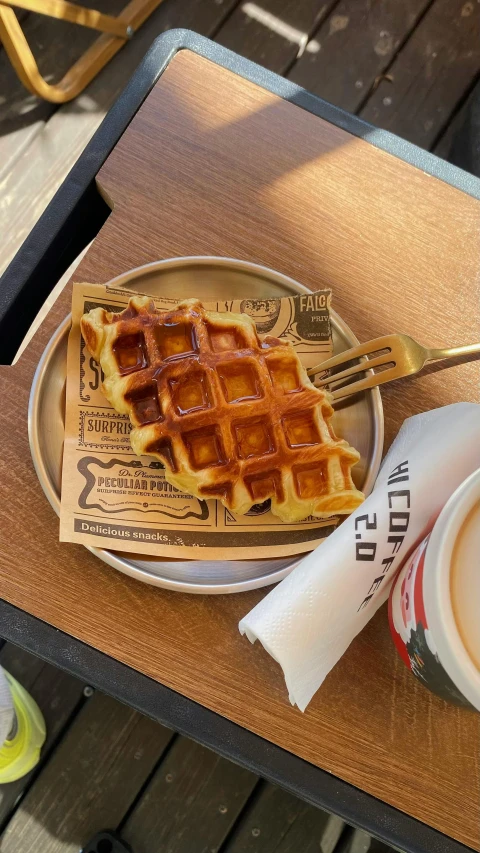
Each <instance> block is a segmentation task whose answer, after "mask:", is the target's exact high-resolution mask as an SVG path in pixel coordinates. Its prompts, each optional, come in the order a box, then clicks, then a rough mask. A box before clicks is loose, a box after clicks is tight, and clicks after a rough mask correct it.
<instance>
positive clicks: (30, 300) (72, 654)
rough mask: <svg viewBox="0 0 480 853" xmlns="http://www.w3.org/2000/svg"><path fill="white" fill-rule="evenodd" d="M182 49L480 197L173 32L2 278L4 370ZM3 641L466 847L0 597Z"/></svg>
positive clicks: (229, 748)
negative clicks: (124, 138)
mask: <svg viewBox="0 0 480 853" xmlns="http://www.w3.org/2000/svg"><path fill="white" fill-rule="evenodd" d="M183 49H188V50H191V51H193V52H194V53H197V54H198V55H200V56H203V57H205V58H207V59H209V60H211V61H212V62H214V63H216V64H217V65H220V66H222V67H224V68H227V69H229V70H231V71H233V72H234V73H236V74H238V75H240V76H241V77H244V78H245V79H247V80H250V81H252V82H254V83H256V84H257V85H259V86H261V87H263V88H264V89H267V90H269V91H271V92H273V93H274V94H276V95H278V96H279V97H282V98H284V99H286V100H289V101H291V102H292V103H294V104H296V105H297V106H298V107H301V108H302V109H305V110H307V111H308V112H311V113H313V114H314V115H317V116H319V117H321V118H323V119H325V120H327V121H329V122H331V123H332V124H335V125H337V126H339V127H342V128H344V129H345V130H347V131H348V132H349V133H352V134H353V135H355V136H359V137H363V138H365V139H367V140H368V142H370V143H371V144H372V145H374V146H376V147H378V148H382V149H383V150H385V151H388V152H390V153H391V154H393V155H394V156H396V157H399V158H400V159H402V160H404V161H406V162H408V163H411V164H412V165H413V166H416V167H418V168H420V169H422V170H423V171H425V172H427V173H428V174H430V175H432V176H434V177H436V178H438V179H440V180H442V181H444V182H446V183H448V184H450V185H451V186H454V187H456V188H457V189H459V190H462V191H463V192H466V193H467V194H469V195H471V196H473V197H475V198H477V199H479V200H480V180H478V179H477V178H475V177H473V176H472V175H470V174H468V173H466V172H463V171H462V170H461V169H458V168H456V167H455V166H452V165H450V164H449V163H447V162H445V161H443V160H439V159H438V158H437V157H435V156H434V155H432V154H429V153H428V152H426V151H423V150H422V149H419V148H417V147H416V146H415V145H412V144H411V143H408V142H405V141H404V140H402V139H399V138H398V137H396V136H394V135H392V134H390V133H388V132H386V131H382V130H378V129H375V128H373V127H372V126H371V125H368V124H366V123H365V122H363V121H361V120H360V119H358V118H357V117H356V116H352V115H350V114H349V113H346V112H344V111H343V110H341V109H339V108H338V107H334V106H333V105H331V104H328V103H327V102H325V101H322V100H321V99H319V98H317V97H316V96H314V95H311V94H310V93H308V92H306V91H305V90H304V89H301V88H300V87H299V86H297V85H295V84H293V83H291V82H289V81H288V80H285V79H283V78H282V77H279V76H278V75H276V74H274V73H272V72H270V71H267V70H266V69H265V68H262V67H260V66H258V65H256V64H255V63H253V62H250V61H248V60H246V59H243V58H242V57H239V56H237V55H236V54H235V53H232V52H231V51H229V50H227V49H225V48H223V47H221V46H220V45H217V44H215V43H214V42H211V41H210V40H209V39H206V38H204V37H203V36H199V35H197V34H196V33H192V32H190V31H188V30H170V31H169V32H167V33H165V34H164V35H162V36H160V37H159V38H158V39H157V40H156V41H155V42H154V44H153V45H152V47H151V48H150V50H149V52H148V53H147V55H146V56H145V58H144V60H143V62H142V63H141V65H140V66H139V68H138V69H137V71H136V73H135V74H134V75H133V77H132V79H131V80H130V82H129V84H128V86H127V87H126V88H125V90H124V92H123V93H122V95H121V96H120V98H119V99H118V100H117V102H116V103H115V105H114V106H113V107H112V109H111V110H110V112H109V113H108V115H107V116H106V118H105V119H104V121H103V123H102V124H101V126H100V128H99V129H98V131H97V132H96V134H95V136H94V137H93V139H92V140H91V142H90V143H89V144H88V146H87V148H86V149H85V151H84V153H83V154H82V155H81V157H80V158H79V160H78V161H77V163H76V164H75V166H74V167H73V169H72V170H71V172H70V173H69V175H68V177H67V178H66V180H65V181H64V183H63V184H62V186H61V187H60V189H59V190H58V192H57V193H56V195H55V197H54V198H53V200H52V201H51V202H50V204H49V206H48V208H47V210H46V211H45V213H44V214H43V215H42V217H41V218H40V220H39V221H38V223H37V225H36V226H35V227H34V229H33V230H32V232H31V234H30V235H29V237H28V238H27V239H26V241H25V243H24V244H23V246H22V248H21V249H20V251H19V252H18V254H17V255H16V257H15V258H14V259H13V261H12V262H11V264H10V266H9V267H8V269H7V270H6V272H5V273H4V275H3V276H2V278H1V280H0V363H3V364H9V363H10V362H11V360H12V358H13V356H14V355H15V352H16V350H17V348H18V346H19V344H20V342H21V340H22V338H23V337H24V335H25V333H26V332H27V330H28V328H29V326H30V324H31V322H32V321H33V319H34V318H35V316H36V314H37V313H38V311H39V310H40V308H41V307H42V305H43V303H44V301H45V299H46V297H47V296H48V294H49V293H50V292H51V290H52V289H53V287H54V286H55V285H56V283H57V281H58V280H59V279H60V277H61V276H62V275H63V273H64V272H65V271H66V269H67V268H68V266H69V265H70V264H71V263H72V262H73V261H74V260H75V258H76V257H77V256H78V254H79V253H80V251H81V250H82V249H83V248H84V247H85V246H86V245H87V244H88V243H89V242H90V240H92V239H93V238H94V237H95V236H96V234H97V233H98V231H99V229H100V227H101V226H102V224H103V222H104V221H105V220H106V218H107V216H108V214H109V212H110V210H109V208H108V207H107V206H106V204H105V202H104V201H103V200H102V199H101V197H100V195H99V193H98V191H97V188H96V185H95V177H96V174H97V173H98V171H99V169H100V167H101V166H102V164H103V163H104V161H105V160H106V158H107V157H108V155H109V154H110V152H111V151H112V149H113V148H114V147H115V145H116V143H117V141H118V139H119V138H120V136H121V135H122V133H123V132H124V130H125V129H126V127H127V126H128V124H129V123H130V121H131V120H132V118H133V116H134V115H135V113H136V112H137V110H138V109H139V107H140V106H141V104H142V103H143V101H144V100H145V98H146V96H147V95H148V93H149V91H150V90H151V88H152V87H153V85H154V84H155V83H156V81H157V80H158V78H159V77H160V76H161V74H162V73H163V71H164V70H165V68H166V67H167V66H168V64H169V62H170V60H171V59H172V57H173V56H174V55H175V54H176V53H177V52H178V51H179V50H183ZM0 636H1V637H3V638H4V639H5V640H7V641H9V642H12V643H14V644H16V645H18V646H21V647H22V648H24V649H26V650H28V651H30V652H32V653H33V654H35V655H37V656H38V657H40V658H42V659H44V660H46V661H49V662H50V663H52V664H54V665H55V666H58V667H60V668H61V669H64V670H66V671H67V672H70V673H71V674H73V675H75V676H77V677H79V678H81V679H83V680H84V681H86V682H88V683H89V684H91V685H92V686H94V687H96V688H98V689H99V690H101V691H103V692H105V693H108V694H110V695H112V696H114V697H115V698H116V699H118V700H120V701H121V702H124V703H126V704H127V705H130V706H131V707H133V708H136V709H137V710H138V711H140V712H142V713H144V714H147V715H148V716H150V717H152V718H153V719H155V720H157V721H158V722H160V723H162V724H164V725H166V726H168V727H170V728H172V729H174V730H175V731H177V732H179V733H180V734H183V735H186V736H187V737H191V738H193V739H194V740H196V741H198V742H199V743H202V744H204V745H205V746H207V747H209V748H211V749H213V750H214V751H215V752H217V753H219V754H220V755H222V756H224V757H226V758H228V759H231V760H232V761H235V762H236V763H238V764H240V765H241V766H243V767H246V768H248V769H249V770H251V771H253V772H254V773H257V774H258V775H260V776H262V777H263V778H265V779H268V780H269V781H271V782H273V783H276V784H278V785H280V786H282V787H283V788H285V789H287V790H288V791H290V792H292V793H293V794H295V795H296V796H298V797H300V798H301V799H303V800H305V801H306V802H309V803H311V804H313V805H316V806H319V807H321V808H323V809H326V810H327V811H329V812H332V813H334V814H337V815H339V816H340V817H342V818H343V819H344V820H345V821H347V823H350V824H352V825H354V826H357V827H360V828H362V829H365V830H367V831H368V832H370V833H371V834H372V835H374V836H376V837H377V838H380V839H382V840H383V841H385V842H387V843H389V844H393V845H395V846H396V847H399V848H401V849H402V850H403V851H405V853H467V851H469V850H471V848H469V847H466V846H464V845H463V844H460V843H459V842H457V841H455V840H453V839H452V838H450V837H448V836H446V835H443V834H442V833H440V832H438V831H437V830H434V829H432V828H431V827H429V826H427V825H426V824H424V823H421V822H420V821H418V820H416V819H414V818H412V817H410V816H408V815H407V814H405V813H404V812H401V811H399V810H398V809H396V808H394V807H393V806H390V805H388V804H386V803H384V802H382V801H381V800H378V799H376V798H375V797H373V796H371V795H370V794H367V793H365V792H364V791H362V790H360V789H359V788H356V787H354V786H353V785H350V784H348V783H347V782H344V781H342V780H341V779H339V778H337V777H335V776H332V775H331V774H329V773H327V772H326V771H324V770H321V769H320V768H318V767H315V766H314V765H312V764H309V763H308V762H306V761H304V760H303V759H301V758H298V757H297V756H295V755H293V754H291V753H289V752H287V751H286V750H283V749H281V748H280V747H278V746H275V745H274V744H272V743H270V742H269V741H267V740H264V739H263V738H261V737H259V736H258V735H255V734H253V733H252V732H250V731H248V730H247V729H244V728H242V727H241V726H239V725H237V724H235V723H233V722H231V721H230V720H227V719H226V718H224V717H221V716H220V715H219V714H216V713H214V712H213V711H210V710H208V709H207V708H205V707H203V706H202V705H199V704H198V703H196V702H194V701H192V700H191V699H187V698H186V697H184V696H182V695H181V694H179V693H176V692H175V691H173V690H171V689H169V688H167V687H165V686H164V685H162V684H159V683H158V682H156V681H154V680H153V679H150V678H148V677H147V676H145V675H142V674H141V673H139V672H137V671H136V670H134V669H131V668H130V667H128V666H126V665H125V664H122V663H120V662H119V661H117V660H115V659H114V658H111V657H109V656H108V655H105V654H103V653H102V652H100V651H97V650H96V649H94V648H92V647H90V646H88V645H86V644H85V643H83V642H81V641H79V640H76V639H75V638H73V637H71V636H70V635H68V634H65V633H63V632H62V631H58V630H57V629H56V628H54V627H52V626H51V625H49V624H47V623H45V622H42V621H41V620H39V619H37V618H35V617H34V616H31V615H30V614H28V613H25V612H24V611H22V610H19V609H18V608H16V607H13V606H12V605H11V604H8V603H7V602H5V601H2V600H0Z"/></svg>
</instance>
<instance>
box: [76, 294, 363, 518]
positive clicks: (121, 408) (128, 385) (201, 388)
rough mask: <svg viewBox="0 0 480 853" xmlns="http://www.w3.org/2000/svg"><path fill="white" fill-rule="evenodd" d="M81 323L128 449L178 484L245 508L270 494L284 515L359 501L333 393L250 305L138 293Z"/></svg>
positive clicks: (353, 455)
mask: <svg viewBox="0 0 480 853" xmlns="http://www.w3.org/2000/svg"><path fill="white" fill-rule="evenodd" d="M81 327H82V333H83V336H84V338H85V342H86V344H87V347H88V349H89V350H90V352H91V354H92V355H93V357H94V358H95V359H96V360H97V361H98V362H99V363H100V364H101V367H102V370H103V372H104V375H105V380H104V386H103V387H104V392H105V395H106V397H107V398H108V400H109V401H110V403H111V404H112V405H113V406H114V407H115V409H116V410H117V411H118V412H121V413H125V414H128V415H129V416H130V420H131V422H132V425H133V429H132V432H131V435H130V438H131V443H132V447H133V449H134V451H135V453H137V454H138V455H139V456H142V455H145V454H147V455H151V456H155V457H156V458H157V459H160V460H161V461H162V462H163V464H164V466H165V476H166V479H167V480H168V481H169V482H170V483H171V484H172V485H173V486H175V487H176V488H178V489H180V490H181V491H184V492H187V493H190V494H193V495H196V496H197V497H198V498H204V499H206V498H218V499H219V500H221V501H222V503H223V504H224V505H225V506H227V507H228V508H229V509H231V510H232V511H234V512H237V513H240V514H244V513H246V512H248V510H249V509H250V508H251V507H252V505H253V504H258V503H262V502H263V501H265V500H267V499H268V498H271V505H272V512H274V513H275V515H277V516H279V518H281V519H282V520H283V521H288V522H296V521H300V520H302V519H304V518H306V517H307V516H310V515H313V516H316V517H318V518H324V517H327V516H329V515H332V514H336V513H350V512H352V510H354V509H355V508H356V507H357V506H358V505H359V504H360V503H361V501H362V500H363V494H362V493H361V492H359V491H358V490H357V489H356V488H355V486H354V484H353V481H352V477H351V468H352V465H354V464H355V463H356V462H357V461H358V459H359V454H358V453H357V451H356V450H354V449H353V448H352V447H350V446H349V445H348V444H347V442H346V441H343V440H341V439H339V438H337V437H336V435H335V434H334V432H333V430H332V427H331V423H330V420H331V417H332V414H333V409H332V407H331V405H330V402H329V396H328V394H327V393H326V392H325V391H320V390H318V389H317V388H315V387H314V386H313V385H312V383H311V382H310V380H309V379H308V377H307V374H306V372H305V369H304V368H303V367H302V365H301V363H300V361H299V359H298V357H297V355H296V353H295V350H294V348H293V347H292V345H291V344H290V343H288V342H286V341H281V340H278V339H277V338H272V337H269V336H267V337H265V338H264V339H263V340H262V341H261V340H260V339H259V337H258V334H257V331H256V328H255V324H254V322H253V320H252V319H251V318H250V317H249V316H248V315H246V314H217V313H214V312H211V311H206V310H205V309H204V308H203V306H202V304H201V303H200V302H198V301H197V300H195V299H189V300H186V301H185V302H181V303H180V304H179V305H178V306H177V307H176V308H174V309H173V310H172V311H168V312H165V311H157V310H156V309H155V306H154V303H153V302H152V300H151V299H149V298H148V297H146V296H145V297H143V296H137V297H133V298H132V299H130V302H129V305H128V308H126V309H125V310H124V311H122V313H121V314H110V313H108V312H107V311H105V310H104V309H103V308H96V309H94V310H93V311H90V312H89V313H88V314H85V315H84V316H83V317H82V321H81Z"/></svg>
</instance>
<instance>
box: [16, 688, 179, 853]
mask: <svg viewBox="0 0 480 853" xmlns="http://www.w3.org/2000/svg"><path fill="white" fill-rule="evenodd" d="M172 737H173V733H172V732H171V731H169V730H168V729H166V728H164V727H163V726H160V725H159V724H158V723H155V722H153V721H152V720H149V719H148V718H147V717H143V716H142V715H141V714H139V713H137V712H136V711H133V710H131V709H130V708H128V707H126V706H125V705H121V704H120V703H119V702H117V701H115V700H114V699H111V698H109V697H107V696H103V695H102V694H101V693H95V694H94V696H93V697H92V698H91V699H90V700H88V702H87V703H86V704H85V706H84V707H83V708H82V710H81V711H80V713H79V714H78V716H77V718H76V719H75V721H74V723H73V724H72V726H71V727H70V729H69V730H68V733H67V734H66V735H65V737H64V738H63V740H62V741H61V743H60V745H59V746H58V748H57V750H56V751H55V753H54V755H53V757H52V759H51V760H50V761H49V762H48V764H47V766H46V767H45V769H44V770H43V772H42V773H41V775H40V776H39V778H38V780H37V781H36V782H35V784H34V785H33V787H32V788H31V789H30V791H29V792H28V793H27V794H26V796H25V798H24V799H23V801H22V802H21V804H20V806H19V808H18V810H17V811H16V812H15V814H14V816H13V817H12V819H11V821H10V823H9V824H8V826H7V828H6V830H5V832H4V834H3V836H2V839H1V850H2V853H28V852H29V851H32V853H33V851H41V853H78V850H79V848H80V847H82V846H83V845H84V844H86V843H87V841H88V840H89V838H90V837H91V836H93V835H94V834H95V833H96V832H98V831H99V830H101V829H104V828H106V827H115V826H117V825H118V823H120V821H121V820H122V818H123V817H124V815H125V813H126V811H127V810H128V808H129V807H130V805H131V804H132V802H133V801H134V799H135V798H136V796H137V794H138V792H139V790H140V788H141V786H142V785H143V784H144V782H145V781H146V780H147V778H148V776H149V774H150V773H151V772H152V770H153V769H154V767H155V765H156V763H157V761H158V760H159V758H160V757H161V755H162V754H163V752H164V751H165V749H166V747H167V746H168V744H169V742H170V740H171V738H172Z"/></svg>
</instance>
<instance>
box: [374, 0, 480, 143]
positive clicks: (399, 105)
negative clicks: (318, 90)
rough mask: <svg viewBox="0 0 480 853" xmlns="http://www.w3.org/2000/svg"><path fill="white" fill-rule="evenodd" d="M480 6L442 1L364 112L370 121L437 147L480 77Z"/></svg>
mask: <svg viewBox="0 0 480 853" xmlns="http://www.w3.org/2000/svg"><path fill="white" fill-rule="evenodd" d="M479 39H480V4H479V3H477V2H474V0H437V2H436V3H433V4H432V5H431V6H430V7H429V9H428V12H427V13H426V15H425V17H424V18H423V20H422V21H421V22H420V24H419V26H418V27H417V29H416V30H415V32H414V33H413V35H412V37H411V38H410V39H409V40H408V41H407V42H406V44H405V46H404V48H403V50H401V51H400V52H399V54H398V55H397V56H396V58H395V61H394V62H393V63H392V65H391V67H390V68H389V69H388V73H387V74H385V75H384V76H383V78H382V79H381V80H380V81H379V85H378V87H377V89H376V90H375V92H374V94H373V95H372V97H371V98H370V100H369V101H368V102H367V103H366V105H365V107H364V108H363V109H362V110H361V112H360V115H361V116H362V118H364V119H365V121H370V122H372V124H375V125H378V126H380V127H384V128H386V129H387V130H391V131H392V133H401V135H402V136H403V137H405V138H406V139H408V140H409V141H410V142H415V144H416V145H421V146H422V148H432V147H434V146H435V142H436V140H437V139H438V138H439V136H440V135H441V134H442V132H443V130H444V129H445V128H446V126H447V123H448V120H449V117H450V116H451V114H452V111H453V109H454V108H455V105H456V104H458V103H459V101H460V100H461V99H462V97H464V96H465V95H466V94H467V93H468V91H469V88H470V87H471V86H472V84H473V83H474V81H475V80H476V79H477V78H478V44H479Z"/></svg>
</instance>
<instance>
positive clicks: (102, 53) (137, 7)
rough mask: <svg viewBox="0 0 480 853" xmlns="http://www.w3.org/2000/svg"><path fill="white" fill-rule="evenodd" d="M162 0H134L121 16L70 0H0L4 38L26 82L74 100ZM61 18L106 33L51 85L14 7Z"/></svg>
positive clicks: (57, 99)
mask: <svg viewBox="0 0 480 853" xmlns="http://www.w3.org/2000/svg"><path fill="white" fill-rule="evenodd" d="M161 2H162V0H130V3H129V4H128V5H127V6H126V7H125V9H123V11H122V12H121V14H120V15H118V16H117V17H115V16H113V15H104V14H102V13H101V12H97V11H95V10H94V9H87V8H85V7H84V6H77V5H76V4H74V3H69V2H68V0H0V40H1V41H2V42H3V46H4V48H5V50H6V52H7V55H8V58H9V59H10V62H11V63H12V65H13V67H14V69H15V71H16V73H17V75H18V77H19V78H20V80H21V81H22V83H23V85H24V86H26V88H27V89H28V90H29V91H30V92H32V93H33V94H34V95H38V96H39V97H40V98H44V99H45V100H46V101H51V102H52V103H54V104H62V103H65V102H66V101H71V100H72V98H75V97H76V96H77V95H79V94H80V92H82V91H83V89H84V88H85V86H87V85H88V84H89V83H90V82H91V80H93V78H94V77H95V76H96V75H97V74H98V72H99V71H101V69H102V68H103V67H104V66H105V65H106V64H107V62H109V60H110V59H111V58H112V56H114V55H115V54H116V53H117V52H118V51H119V50H120V48H122V47H123V45H124V44H125V42H126V41H128V39H129V38H131V37H132V36H133V34H134V32H135V31H136V30H138V28H139V27H141V25H142V24H143V22H144V21H146V19H147V18H148V17H149V16H150V15H151V14H152V12H153V11H154V10H155V9H156V8H157V6H159V5H160V3H161ZM13 7H17V8H19V9H26V10H27V11H29V12H38V13H39V14H41V15H48V16H49V17H51V18H60V19H61V20H64V21H70V22H71V23H73V24H80V25H81V26H83V27H90V28H91V29H93V30H98V31H99V32H101V33H102V35H101V36H99V38H97V39H96V41H95V42H94V43H93V44H92V45H91V47H89V48H88V50H86V51H85V53H84V54H83V55H82V56H81V57H80V59H78V60H77V61H76V62H75V63H74V64H73V65H72V67H71V68H70V69H69V70H68V71H67V73H66V74H65V76H64V77H63V78H62V79H61V80H60V82H59V83H56V84H55V85H51V84H50V83H47V81H46V80H45V79H44V78H43V77H42V75H41V74H40V71H39V70H38V65H37V63H36V61H35V57H34V56H33V53H32V51H31V50H30V46H29V44H28V41H27V39H26V38H25V34H24V32H23V30H22V27H21V26H20V23H19V21H18V18H17V16H16V14H15V12H14V8H13Z"/></svg>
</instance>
